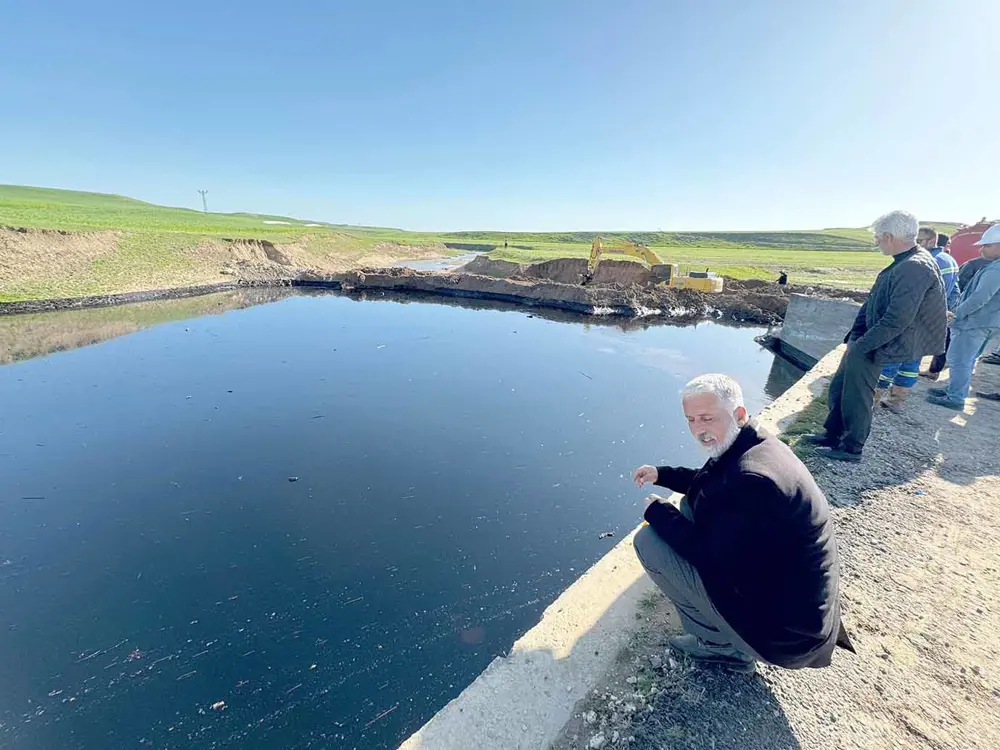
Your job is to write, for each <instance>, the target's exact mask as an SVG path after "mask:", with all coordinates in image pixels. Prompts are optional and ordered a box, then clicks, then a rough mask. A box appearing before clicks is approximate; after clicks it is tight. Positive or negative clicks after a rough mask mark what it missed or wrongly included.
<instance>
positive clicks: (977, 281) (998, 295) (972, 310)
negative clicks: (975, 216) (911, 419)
mask: <svg viewBox="0 0 1000 750" xmlns="http://www.w3.org/2000/svg"><path fill="white" fill-rule="evenodd" d="M976 244H977V245H978V246H979V252H980V254H981V255H982V256H983V258H984V259H985V260H986V261H987V263H986V266H985V267H984V268H983V269H982V270H981V271H979V273H977V274H976V275H975V277H974V278H973V279H972V283H971V284H969V288H968V289H966V290H965V291H963V292H962V299H961V301H960V302H959V303H958V305H957V306H956V307H955V310H954V312H950V313H948V318H949V320H950V321H951V347H950V348H949V349H948V369H949V371H950V372H949V378H948V387H947V388H932V389H931V391H930V395H929V396H928V397H927V400H928V401H930V402H931V403H932V404H937V405H938V406H945V407H947V408H949V409H954V410H956V411H962V410H964V409H965V399H966V398H967V397H968V395H969V388H970V386H971V385H972V373H973V371H974V370H975V366H976V359H978V358H979V355H980V354H982V353H983V351H984V350H985V349H986V345H987V344H989V342H990V339H991V338H992V337H993V336H994V335H996V334H997V333H1000V263H998V262H997V259H998V258H1000V224H994V225H993V226H992V227H990V228H989V229H987V230H986V231H985V232H983V236H982V237H981V238H980V239H979V242H977V243H976Z"/></svg>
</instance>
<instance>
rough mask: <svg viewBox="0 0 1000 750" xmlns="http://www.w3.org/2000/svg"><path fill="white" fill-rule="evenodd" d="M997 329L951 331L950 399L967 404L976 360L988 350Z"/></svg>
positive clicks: (949, 348) (949, 361)
mask: <svg viewBox="0 0 1000 750" xmlns="http://www.w3.org/2000/svg"><path fill="white" fill-rule="evenodd" d="M996 332H997V331H996V329H995V328H960V329H957V330H956V329H954V328H953V329H952V331H951V346H949V347H948V369H949V370H950V374H949V376H948V398H949V399H950V400H951V401H956V402H957V401H961V402H963V403H964V402H965V399H966V398H968V396H969V388H970V387H971V386H972V373H973V371H974V370H975V368H976V360H977V359H979V355H980V354H982V353H983V351H985V349H986V345H987V344H988V343H989V342H990V339H991V338H992V337H993V334H994V333H996Z"/></svg>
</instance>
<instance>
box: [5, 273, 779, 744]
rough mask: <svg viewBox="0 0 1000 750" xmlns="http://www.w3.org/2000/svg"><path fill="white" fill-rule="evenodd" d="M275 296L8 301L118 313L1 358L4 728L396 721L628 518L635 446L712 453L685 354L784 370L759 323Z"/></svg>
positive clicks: (636, 504)
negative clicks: (7, 360)
mask: <svg viewBox="0 0 1000 750" xmlns="http://www.w3.org/2000/svg"><path fill="white" fill-rule="evenodd" d="M270 294H275V295H276V296H277V297H278V298H281V297H285V296H286V295H288V294H289V292H288V290H277V291H273V290H268V291H264V292H262V291H260V290H247V291H243V292H240V293H234V294H225V295H214V296H213V297H211V298H208V297H206V298H200V299H189V300H177V301H173V302H156V303H147V304H145V305H135V306H130V307H129V308H112V309H103V310H89V311H73V312H68V313H54V314H52V313H50V314H46V315H38V316H24V318H21V319H20V320H19V319H16V318H11V319H4V320H2V321H0V324H2V325H4V326H5V328H4V329H3V330H4V331H5V334H4V335H5V336H6V338H5V339H4V341H5V342H10V343H12V344H14V349H15V350H16V351H17V352H18V353H19V354H18V355H17V356H18V358H20V359H24V358H26V357H30V356H36V357H37V356H38V355H39V354H43V353H46V352H50V351H55V350H58V349H68V348H70V347H71V346H79V345H82V344H85V343H90V342H93V341H99V340H101V339H102V338H103V339H108V338H112V337H114V336H120V334H122V333H126V332H128V331H138V332H136V333H133V334H132V335H129V336H122V337H121V338H118V339H117V340H114V341H105V342H104V343H101V344H97V345H94V346H87V347H84V348H80V349H77V350H76V351H66V352H63V353H61V354H58V355H55V356H50V357H45V358H41V357H38V358H36V359H34V360H31V361H21V362H17V363H15V364H11V365H8V366H5V367H0V394H2V395H3V413H2V414H0V419H2V422H0V487H2V488H3V490H4V498H3V499H4V502H2V503H0V634H2V638H0V663H2V664H3V666H4V669H3V674H2V676H0V698H2V700H0V746H5V747H6V746H12V747H38V748H62V747H88V748H89V747H94V748H104V747H141V746H151V747H217V748H223V747H227V748H228V747H232V748H236V747H253V748H282V749H284V748H306V747H341V746H342V747H351V748H391V747H395V746H396V745H397V744H398V742H399V741H400V740H401V739H402V738H403V737H405V736H407V735H408V734H410V733H411V732H413V731H414V730H416V729H417V728H418V727H419V726H420V724H421V723H422V722H423V721H425V720H426V719H427V718H429V717H430V716H431V715H432V714H433V713H434V711H436V710H438V709H439V708H441V707H442V706H443V705H445V704H446V703H447V702H448V701H449V700H450V699H451V698H454V697H455V696H456V695H457V694H458V693H459V692H460V691H461V690H462V688H463V687H464V686H465V685H467V684H468V683H469V682H470V681H471V680H472V679H473V678H474V677H475V676H476V674H478V673H479V672H480V671H481V670H482V669H484V668H485V667H486V666H487V665H488V664H489V662H490V661H491V660H492V659H493V658H494V657H495V656H497V655H498V654H501V653H504V652H505V651H506V650H507V649H509V648H510V646H511V644H512V643H513V641H514V640H515V639H516V638H517V637H518V636H519V635H520V634H522V633H523V632H524V631H525V630H526V629H527V628H529V627H531V626H532V625H533V624H534V623H536V622H537V620H538V617H539V615H540V613H541V612H542V610H543V609H544V608H545V607H546V606H547V605H548V604H549V603H550V602H551V601H553V599H554V598H555V597H556V596H558V594H559V593H560V592H561V591H563V590H564V589H565V588H566V587H567V586H568V585H569V584H570V583H571V582H572V581H573V580H575V579H576V578H577V577H578V576H579V575H580V573H581V572H582V571H583V570H585V569H586V568H587V567H589V566H590V565H591V564H593V563H594V562H595V561H596V560H597V559H598V558H599V557H600V556H601V555H603V554H604V553H605V552H607V550H608V549H609V548H610V546H611V545H612V544H613V543H614V541H615V540H614V539H608V538H605V537H602V534H603V533H604V532H607V531H615V532H617V534H618V536H617V538H620V537H621V536H622V535H623V534H624V533H626V532H627V531H629V530H630V529H631V528H633V527H634V526H635V524H636V523H637V522H638V520H639V519H640V517H641V513H642V508H643V507H644V502H643V496H644V493H642V492H639V491H637V490H636V489H635V487H634V486H633V485H631V483H630V482H629V481H628V474H629V472H630V470H631V469H632V468H633V467H634V466H635V465H636V464H638V463H642V462H651V463H660V462H663V463H667V462H671V463H679V464H686V465H693V464H695V463H698V462H700V461H703V460H704V456H703V454H702V453H701V452H700V451H699V449H698V448H697V447H696V446H695V445H694V443H693V441H692V439H691V437H690V434H689V432H688V430H687V427H686V424H685V422H684V419H683V414H682V413H681V409H680V403H679V399H678V391H679V389H680V388H681V386H682V385H683V383H684V382H685V380H686V379H687V378H688V377H690V375H692V374H695V373H697V372H704V371H724V372H730V373H731V374H733V375H735V376H737V377H738V378H739V379H740V381H741V382H742V384H743V386H744V389H745V391H746V395H747V399H748V406H749V407H750V409H751V410H752V411H755V410H757V409H759V408H760V407H761V406H762V405H763V404H764V403H766V402H767V401H768V397H767V395H766V394H765V383H766V382H767V381H768V380H769V377H770V376H769V374H768V373H769V369H770V371H771V373H772V374H773V373H774V371H775V370H774V369H772V360H773V355H771V354H770V353H769V352H767V351H765V350H763V349H761V348H760V347H759V346H758V345H757V344H756V343H755V342H754V341H753V337H754V335H755V334H757V333H761V332H762V331H761V329H753V328H735V327H725V326H720V325H716V324H712V323H705V324H701V325H698V326H687V327H674V326H664V325H647V324H645V323H642V322H636V321H632V322H626V321H620V320H619V321H611V320H601V319H596V320H595V319H592V318H591V319H587V320H588V323H587V324H586V325H580V324H579V323H578V321H580V320H581V318H580V317H579V316H570V315H566V314H562V313H548V312H545V313H543V312H539V311H533V310H526V309H524V308H520V309H517V308H510V307H498V306H496V305H479V304H478V303H470V302H463V303H462V304H457V303H447V304H445V303H443V302H442V301H440V300H438V303H437V304H416V303H408V304H400V303H399V302H397V301H388V300H389V297H387V296H381V295H379V296H372V297H371V299H379V300H385V301H383V302H382V303H381V304H373V303H372V302H371V301H368V302H362V301H358V300H355V299H351V298H348V297H344V296H337V295H329V294H316V295H309V294H293V295H292V296H290V297H288V298H287V299H282V300H281V301H280V302H277V303H276V304H269V305H261V306H256V307H253V305H255V304H257V303H258V302H261V301H266V299H267V295H270ZM237 307H245V308H247V309H242V310H238V311H234V312H230V313H228V314H225V315H202V316H201V317H192V316H195V315H199V314H200V313H206V312H218V311H220V310H224V309H232V308H237ZM171 320H172V321H182V322H174V323H172V324H171V323H166V324H164V325H158V326H155V327H153V326H154V325H155V324H157V323H163V322H164V321H171ZM74 321H75V322H74ZM570 321H573V322H570ZM35 334H37V335H38V336H39V338H40V340H39V341H36V342H34V343H32V340H31V335H35ZM292 479H294V480H295V481H290V480H292Z"/></svg>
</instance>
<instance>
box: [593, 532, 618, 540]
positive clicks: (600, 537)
mask: <svg viewBox="0 0 1000 750" xmlns="http://www.w3.org/2000/svg"><path fill="white" fill-rule="evenodd" d="M614 535H615V532H613V531H604V532H602V533H601V534H600V535H598V537H597V538H598V539H607V538H608V537H609V536H614Z"/></svg>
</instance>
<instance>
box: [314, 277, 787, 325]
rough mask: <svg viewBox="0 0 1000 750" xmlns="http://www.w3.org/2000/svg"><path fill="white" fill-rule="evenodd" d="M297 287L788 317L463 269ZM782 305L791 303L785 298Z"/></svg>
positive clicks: (659, 289)
mask: <svg viewBox="0 0 1000 750" xmlns="http://www.w3.org/2000/svg"><path fill="white" fill-rule="evenodd" d="M539 265H541V264H539ZM567 268H569V269H572V264H565V265H562V266H557V267H556V272H557V273H565V272H566V270H567ZM564 278H565V277H564ZM298 283H300V284H319V285H331V286H336V287H339V288H341V289H343V290H344V291H347V292H353V293H357V294H365V293H368V292H373V291H384V292H390V291H391V292H404V293H410V294H433V295H442V296H451V297H465V298H471V299H481V300H493V301H497V302H513V303H517V304H522V305H528V306H538V307H551V308H557V309H563V310H571V311H575V312H580V313H584V314H589V315H624V316H632V317H645V316H654V315H659V316H664V317H669V318H671V319H673V320H676V321H679V322H686V321H695V320H704V319H715V320H729V321H735V322H742V323H754V324H762V325H773V324H776V323H778V322H780V320H781V315H782V314H783V313H784V307H783V306H782V305H780V304H776V303H775V301H774V300H773V299H771V298H770V297H768V296H767V295H756V294H745V295H742V296H738V295H725V294H705V293H703V292H698V291H695V290H692V289H670V288H667V287H665V286H654V285H648V286H644V285H641V284H632V283H621V282H606V283H590V284H587V285H586V286H584V285H581V284H567V283H562V282H558V281H552V280H549V279H544V278H530V277H525V276H524V275H522V274H521V273H517V274H513V275H511V276H509V277H507V278H498V277H496V276H486V275H481V274H474V273H468V272H466V271H465V270H463V272H462V273H431V272H421V271H414V270H412V269H408V268H388V269H385V268H381V269H372V270H361V271H350V272H348V273H345V274H337V275H333V276H315V275H310V274H304V275H302V276H301V277H300V278H299V281H298ZM782 301H783V302H784V303H785V304H787V300H784V298H783V299H782ZM779 309H780V312H779Z"/></svg>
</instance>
